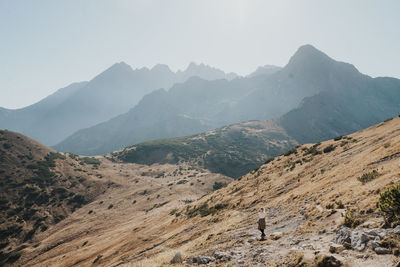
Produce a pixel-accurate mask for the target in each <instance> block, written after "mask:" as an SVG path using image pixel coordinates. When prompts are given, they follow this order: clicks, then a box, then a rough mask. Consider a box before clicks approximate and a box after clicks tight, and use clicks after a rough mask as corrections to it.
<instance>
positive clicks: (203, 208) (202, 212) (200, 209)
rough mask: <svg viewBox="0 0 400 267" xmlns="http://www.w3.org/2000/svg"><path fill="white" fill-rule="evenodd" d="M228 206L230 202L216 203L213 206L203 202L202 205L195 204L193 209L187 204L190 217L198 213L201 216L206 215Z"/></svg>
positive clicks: (187, 212)
mask: <svg viewBox="0 0 400 267" xmlns="http://www.w3.org/2000/svg"><path fill="white" fill-rule="evenodd" d="M226 207H228V204H222V203H219V204H216V205H215V206H213V207H208V204H207V203H203V204H202V205H201V206H199V207H196V206H194V207H193V208H192V209H191V208H190V206H187V208H186V215H187V216H188V217H189V218H191V217H194V216H196V215H198V214H200V216H201V217H205V216H207V215H210V214H215V213H217V212H218V211H219V210H222V209H224V208H226Z"/></svg>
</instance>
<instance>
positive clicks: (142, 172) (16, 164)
mask: <svg viewBox="0 0 400 267" xmlns="http://www.w3.org/2000/svg"><path fill="white" fill-rule="evenodd" d="M0 159H1V160H0V215H1V220H0V237H1V241H0V266H3V265H8V264H11V265H13V263H14V262H15V261H17V260H19V262H21V261H25V260H26V259H27V257H28V258H29V257H30V258H32V257H38V256H39V254H42V253H45V252H47V251H51V253H53V252H54V248H56V247H63V246H61V244H63V243H64V242H67V243H68V244H69V242H71V241H72V240H75V241H77V242H79V243H80V242H81V238H85V237H87V238H89V236H88V235H89V231H90V232H91V233H92V234H93V236H92V237H93V238H94V239H96V236H97V234H98V233H102V234H104V231H105V229H109V230H111V231H110V232H109V235H111V236H112V235H113V234H114V231H115V230H116V229H115V228H112V229H111V228H110V224H109V220H104V218H105V217H109V218H110V220H114V222H113V223H114V225H115V226H116V227H121V225H124V224H126V222H130V223H132V224H139V223H141V222H142V221H141V220H143V219H144V218H147V217H151V216H153V214H154V212H157V211H158V210H164V209H167V210H169V209H172V208H175V207H179V206H180V205H181V203H188V202H191V201H194V200H197V199H198V198H200V197H201V196H203V195H204V194H206V193H209V192H211V191H212V190H213V188H214V187H215V188H218V187H221V186H224V185H225V184H226V183H228V182H230V181H231V179H229V178H227V177H223V176H222V175H218V174H211V173H209V172H208V171H205V170H202V169H199V168H195V167H191V166H188V165H185V164H180V165H171V164H167V165H154V166H150V167H148V166H142V165H137V164H124V163H116V162H112V161H110V160H109V159H107V158H104V157H97V158H88V157H80V156H77V155H74V154H69V153H68V154H60V153H56V152H55V151H53V150H51V149H49V148H47V147H46V146H43V145H42V144H40V143H38V142H36V141H34V140H32V139H30V138H27V137H25V136H23V135H21V134H18V133H14V132H10V131H0ZM75 223H78V225H74V224H75ZM70 226H72V229H70V228H69V227H70ZM82 227H83V228H82ZM82 229H86V230H85V231H83V230H82ZM120 230H122V232H123V229H120ZM71 231H72V232H73V235H71V236H69V234H68V233H69V232H71ZM76 231H78V232H76ZM106 231H107V230H106ZM146 231H147V229H146ZM142 234H143V233H142V231H138V235H142ZM66 235H67V236H66ZM47 237H49V239H48V240H47V239H46V238H47ZM121 237H123V235H121ZM88 240H90V242H92V241H91V239H90V238H89V239H88ZM93 242H94V241H93ZM115 242H116V243H115V244H117V243H118V242H120V240H119V241H118V239H115ZM88 246H89V245H88ZM38 250H40V253H38V252H37V251H38ZM16 264H17V265H19V263H16ZM22 265H24V264H22ZM28 265H31V264H28Z"/></svg>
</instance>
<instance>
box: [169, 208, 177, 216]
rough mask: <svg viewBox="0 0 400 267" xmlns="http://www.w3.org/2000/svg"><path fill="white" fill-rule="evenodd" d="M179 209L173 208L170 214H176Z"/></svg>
mask: <svg viewBox="0 0 400 267" xmlns="http://www.w3.org/2000/svg"><path fill="white" fill-rule="evenodd" d="M177 211H178V210H177V209H173V210H171V211H170V212H169V215H174V214H175V213H176V212H177Z"/></svg>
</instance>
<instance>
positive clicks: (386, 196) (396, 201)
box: [377, 184, 400, 223]
mask: <svg viewBox="0 0 400 267" xmlns="http://www.w3.org/2000/svg"><path fill="white" fill-rule="evenodd" d="M377 206H378V209H379V211H380V212H381V213H382V215H383V216H384V218H385V221H386V223H398V222H400V184H398V185H393V186H391V187H389V188H388V189H387V190H386V191H385V192H383V193H381V194H380V196H379V201H378V203H377Z"/></svg>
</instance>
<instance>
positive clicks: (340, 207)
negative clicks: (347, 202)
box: [335, 200, 344, 209]
mask: <svg viewBox="0 0 400 267" xmlns="http://www.w3.org/2000/svg"><path fill="white" fill-rule="evenodd" d="M335 204H336V205H337V208H338V209H344V204H343V202H342V201H341V200H338V201H336V202H335Z"/></svg>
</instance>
